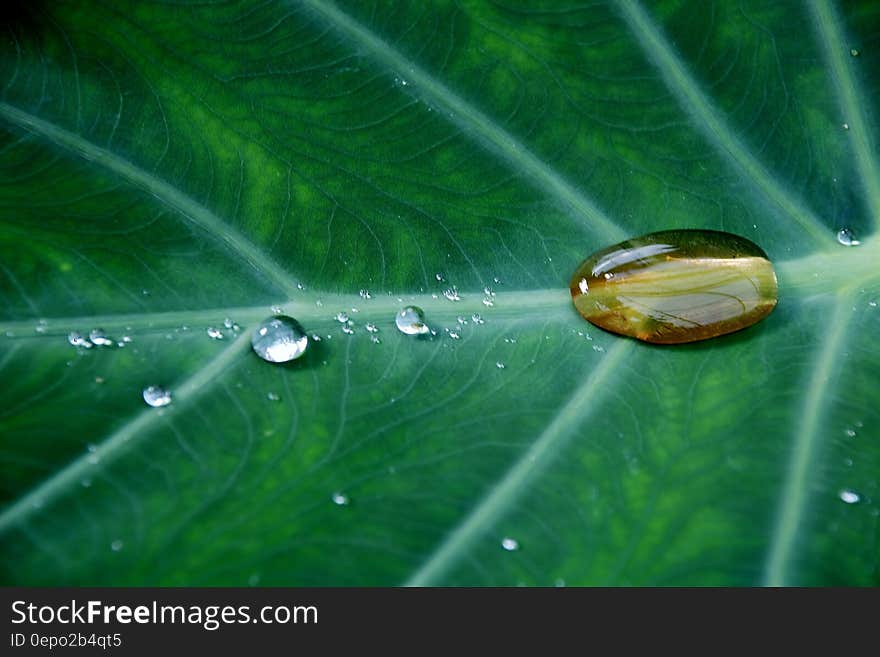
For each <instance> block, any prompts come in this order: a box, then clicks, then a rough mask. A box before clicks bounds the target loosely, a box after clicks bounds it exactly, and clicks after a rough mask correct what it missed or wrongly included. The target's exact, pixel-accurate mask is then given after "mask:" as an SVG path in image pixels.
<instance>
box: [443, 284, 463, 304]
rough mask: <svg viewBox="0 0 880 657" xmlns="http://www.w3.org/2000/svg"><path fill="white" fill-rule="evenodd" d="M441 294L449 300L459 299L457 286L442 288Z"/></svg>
mask: <svg viewBox="0 0 880 657" xmlns="http://www.w3.org/2000/svg"><path fill="white" fill-rule="evenodd" d="M443 296H444V297H446V298H447V299H449V300H450V301H461V297H460V296H459V295H458V288H457V287H455V286H454V285H453V286H452V287H450V288H447V289H445V290H443Z"/></svg>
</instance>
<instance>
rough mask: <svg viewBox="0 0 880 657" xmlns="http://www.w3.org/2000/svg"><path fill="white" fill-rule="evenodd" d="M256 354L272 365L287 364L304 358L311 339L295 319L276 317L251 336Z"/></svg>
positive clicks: (266, 320) (271, 318)
mask: <svg viewBox="0 0 880 657" xmlns="http://www.w3.org/2000/svg"><path fill="white" fill-rule="evenodd" d="M251 346H252V347H253V348H254V352H255V353H256V354H257V356H259V357H260V358H262V359H263V360H265V361H269V362H270V363H286V362H288V361H291V360H294V359H295V358H299V357H300V356H302V355H303V354H304V353H305V351H306V347H308V346H309V337H308V335H306V332H305V331H304V330H303V327H302V326H300V323H299V322H298V321H296V320H295V319H294V318H293V317H288V316H287V315H276V316H274V317H269V318H267V319H264V320H263V321H262V322H260V323H259V325H258V326H257V327H256V328H255V329H254V332H253V333H252V334H251Z"/></svg>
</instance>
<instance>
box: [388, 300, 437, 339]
mask: <svg viewBox="0 0 880 657" xmlns="http://www.w3.org/2000/svg"><path fill="white" fill-rule="evenodd" d="M394 322H395V323H396V324H397V328H398V329H400V331H401V333H406V334H407V335H424V334H425V333H427V332H428V331H430V330H431V329H429V328H428V325H427V324H425V313H424V311H422V309H421V308H419V307H418V306H407V307H406V308H404V309H403V310H401V311H400V312H399V313H397V317H395V318H394Z"/></svg>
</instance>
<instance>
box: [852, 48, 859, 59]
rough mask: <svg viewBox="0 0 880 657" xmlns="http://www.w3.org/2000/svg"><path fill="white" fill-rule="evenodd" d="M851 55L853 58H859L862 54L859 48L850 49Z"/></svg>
mask: <svg viewBox="0 0 880 657" xmlns="http://www.w3.org/2000/svg"><path fill="white" fill-rule="evenodd" d="M849 54H850V55H852V56H853V57H858V56H859V55H860V54H861V53H860V52H859V49H858V48H850V49H849Z"/></svg>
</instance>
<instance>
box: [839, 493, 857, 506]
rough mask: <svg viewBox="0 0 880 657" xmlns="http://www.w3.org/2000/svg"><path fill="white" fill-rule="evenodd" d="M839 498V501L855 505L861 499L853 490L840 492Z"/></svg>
mask: <svg viewBox="0 0 880 657" xmlns="http://www.w3.org/2000/svg"><path fill="white" fill-rule="evenodd" d="M839 497H840V499H841V500H843V501H844V502H846V503H847V504H855V503H856V502H858V501H859V500H861V499H862V497H861V495H859V494H858V493H857V492H855V491H854V490H849V489H844V490H842V491H840V494H839Z"/></svg>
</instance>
